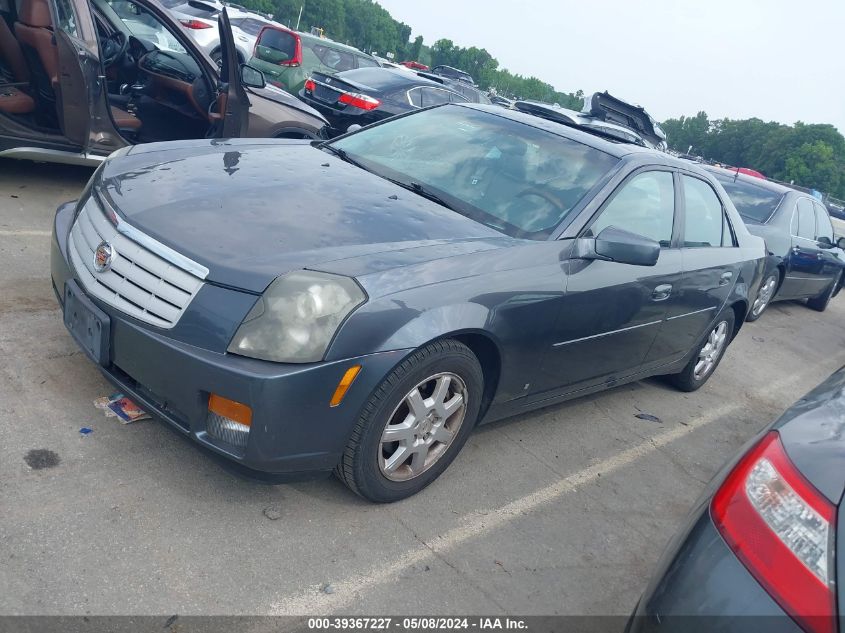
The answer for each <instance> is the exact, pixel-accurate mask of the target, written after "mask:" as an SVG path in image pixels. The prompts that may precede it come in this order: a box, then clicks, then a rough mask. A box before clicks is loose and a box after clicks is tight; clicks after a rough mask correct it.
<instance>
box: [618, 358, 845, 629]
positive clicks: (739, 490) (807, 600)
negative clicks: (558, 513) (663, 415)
mask: <svg viewBox="0 0 845 633" xmlns="http://www.w3.org/2000/svg"><path fill="white" fill-rule="evenodd" d="M843 414H845V368H842V369H840V370H839V371H837V372H836V373H834V374H833V375H832V376H831V377H830V378H829V379H828V380H826V381H825V382H824V383H822V384H821V385H819V386H818V387H817V388H816V389H814V390H813V391H811V392H810V393H809V394H807V395H806V396H804V397H803V398H802V399H801V400H799V401H798V402H796V403H795V404H794V405H793V406H792V408H790V409H789V410H787V411H786V413H784V414H783V415H782V416H781V417H780V419H778V420H777V421H776V422H775V423H774V424H772V425H771V426H770V427H768V428H766V429H765V430H764V431H763V432H762V433H761V434H760V435H758V436H757V437H756V438H754V440H752V442H751V444H750V448H748V450H747V451H743V452H742V453H741V454H740V455H739V456H737V457H734V458H733V459H731V460H730V461H729V463H728V464H727V465H726V466H725V468H724V469H723V470H722V472H721V473H720V474H719V475H717V476H716V477H715V478H714V479H713V481H712V482H711V483H710V485H709V486H708V487H707V490H706V491H705V493H704V495H703V496H702V497H701V498H700V499H699V501H698V502H697V503H696V504H695V506H694V510H693V512H692V513H691V514H690V518H689V520H688V522H687V525H686V526H685V527H684V528H683V529H682V530H681V531H680V532H679V533H678V535H677V536H676V537H675V538H674V539H673V541H672V543H671V544H670V545H669V547H668V549H667V550H666V553H665V554H664V555H663V558H662V559H661V562H660V563H659V564H658V571H657V573H656V574H655V576H654V578H653V579H652V581H651V583H650V584H649V586H648V588H647V589H646V592H645V594H644V595H643V597H642V599H641V600H640V603H639V605H638V607H637V610H636V612H635V614H634V616H632V618H631V620H630V621H629V624H628V631H629V632H630V633H634V632H636V633H639V632H643V631H683V632H684V633H686V632H687V631H726V632H734V631H737V632H739V631H796V632H798V631H801V630H804V631H806V632H808V633H835V631H837V629H838V627H837V615H836V614H837V613H838V612H841V611H842V606H843V605H842V599H843V598H842V593H841V592H840V591H838V590H837V577H840V576H841V573H842V566H843V562H842V561H843V558H842V555H841V549H839V548H841V541H842V525H843V522H842V521H840V520H839V518H840V513H841V507H842V506H841V499H842V494H843V492H844V491H845V468H843V466H845V439H843V436H842V423H843ZM837 549H839V551H838V552H837Z"/></svg>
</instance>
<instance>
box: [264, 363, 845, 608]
mask: <svg viewBox="0 0 845 633" xmlns="http://www.w3.org/2000/svg"><path fill="white" fill-rule="evenodd" d="M840 365H841V363H840V364H839V365H836V366H835V367H834V369H835V368H837V367H839V366H840ZM834 369H831V372H832V371H834ZM809 376H810V374H806V375H803V376H795V375H793V376H790V377H788V378H784V379H783V380H780V381H778V382H775V383H772V384H770V385H769V386H768V387H767V388H765V389H763V390H761V391H760V392H758V394H757V395H759V396H764V397H765V396H771V395H774V394H776V393H778V392H779V391H781V390H782V389H784V388H785V387H787V386H790V385H793V386H794V385H795V384H796V383H797V384H799V385H800V384H803V383H804V382H806V381H807V380H808V379H809ZM741 409H742V405H740V404H728V405H724V406H721V407H719V408H717V409H713V410H711V411H710V412H709V413H707V414H705V415H702V416H701V417H699V418H697V419H695V420H692V421H690V422H689V423H688V426H680V425H679V426H678V427H676V428H673V429H671V430H670V431H666V432H665V433H660V434H659V435H656V436H654V437H653V438H650V439H648V440H646V441H644V442H642V443H640V444H637V445H636V446H632V447H631V448H629V449H626V450H624V451H622V452H620V453H616V454H615V455H612V456H610V457H608V458H607V459H604V460H602V461H600V462H597V463H595V464H593V465H592V466H589V467H587V468H585V469H583V470H579V471H577V472H575V473H572V474H571V475H569V476H567V477H565V478H563V479H561V480H559V481H556V482H555V483H553V484H550V485H549V486H546V487H545V488H541V489H540V490H538V491H536V492H533V493H531V494H529V495H526V496H524V497H520V498H519V499H516V500H514V501H512V502H510V503H508V504H507V505H504V506H502V507H500V508H494V509H492V510H490V511H489V512H487V513H485V514H484V515H481V516H480V515H477V514H474V515H472V516H470V517H468V518H465V519H464V520H463V522H462V524H461V525H459V526H457V527H455V528H453V529H451V530H449V531H448V532H445V533H444V534H442V535H440V536H439V537H437V538H436V539H434V540H431V541H429V542H425V543H423V546H422V547H421V548H420V549H416V550H412V551H410V552H408V553H407V554H404V555H402V556H400V557H399V558H397V559H396V560H393V561H391V562H388V563H387V564H385V565H381V566H378V567H374V568H372V569H370V570H369V571H367V572H365V573H362V574H360V575H355V576H351V577H349V578H346V579H344V580H342V581H340V582H333V583H332V586H333V587H334V590H335V592H334V593H332V594H325V593H321V592H319V590H318V589H317V588H312V589H311V590H310V591H304V592H301V593H299V594H296V595H292V596H290V597H283V598H281V599H280V600H279V601H277V602H275V603H273V604H271V605H270V609H269V612H270V614H271V615H303V614H309V613H310V614H313V613H323V614H326V613H329V612H332V611H337V610H339V609H342V608H343V607H345V606H347V605H349V604H350V603H352V602H354V601H355V600H356V599H357V596H358V594H360V593H361V592H362V591H366V590H368V589H372V588H374V587H376V586H378V585H382V584H385V583H387V582H389V581H390V580H391V579H392V578H393V577H394V576H396V575H397V574H398V573H399V572H401V571H402V570H404V569H406V568H408V567H411V566H413V565H418V564H420V563H421V562H423V561H425V560H430V559H432V558H434V557H436V556H437V555H438V554H440V553H443V552H447V551H449V550H452V549H454V548H456V547H458V546H459V545H461V544H463V543H465V542H467V541H469V540H471V539H474V538H478V537H480V536H484V535H485V534H487V533H489V532H491V531H493V530H495V529H497V528H500V527H502V526H503V525H506V524H508V523H510V522H512V521H515V520H516V519H519V518H521V517H523V516H524V515H526V514H527V513H529V512H532V511H534V510H537V509H539V508H541V507H542V506H545V505H547V504H549V503H551V502H553V501H556V500H558V499H559V498H560V497H562V496H563V495H565V494H568V493H570V492H574V491H576V490H578V489H579V488H581V487H583V486H585V485H586V484H589V483H591V482H594V481H596V480H598V478H599V477H600V476H602V475H604V476H606V475H608V474H609V473H613V472H615V471H617V470H619V469H621V468H624V467H625V466H628V465H630V464H632V463H633V462H635V461H637V460H639V459H641V458H643V457H646V456H648V455H650V454H651V453H654V452H656V451H658V450H660V449H661V448H663V447H664V446H666V445H667V444H671V443H672V442H674V441H676V440H679V439H681V438H683V437H685V436H687V435H689V434H690V433H692V432H693V431H696V430H698V429H701V428H703V427H705V426H707V425H708V424H712V423H713V422H715V421H717V420H720V419H722V418H724V417H726V416H729V415H731V414H735V413H738V412H739V411H740V410H741ZM690 501H692V500H690Z"/></svg>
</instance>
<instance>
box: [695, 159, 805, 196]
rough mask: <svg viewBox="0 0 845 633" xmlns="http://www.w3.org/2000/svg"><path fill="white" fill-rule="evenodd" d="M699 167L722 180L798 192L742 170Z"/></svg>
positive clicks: (779, 190)
mask: <svg viewBox="0 0 845 633" xmlns="http://www.w3.org/2000/svg"><path fill="white" fill-rule="evenodd" d="M700 168H701V169H703V170H705V171H709V172H710V173H711V174H713V175H714V176H716V177H718V178H721V179H723V180H732V181H734V182H743V183H747V184H749V185H755V186H757V187H760V188H761V189H767V190H768V191H771V192H774V193H779V194H781V195H785V194H787V193H790V192H793V193H800V192H799V191H798V190H797V189H793V188H791V187H787V186H786V185H781V184H780V183H777V182H772V181H771V180H764V179H763V178H757V177H756V176H748V175H746V174H743V173H742V172H738V171H736V170H735V169H725V168H724V167H716V166H715V165H700Z"/></svg>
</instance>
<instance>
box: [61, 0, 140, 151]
mask: <svg viewBox="0 0 845 633" xmlns="http://www.w3.org/2000/svg"><path fill="white" fill-rule="evenodd" d="M51 9H52V13H53V16H52V17H53V23H54V25H55V28H54V30H53V32H54V39H55V44H56V48H57V49H58V56H59V76H58V81H59V87H58V90H56V106H57V111H58V113H59V125H60V126H61V129H62V132H63V134H64V136H65V137H67V139H68V140H69V141H71V142H72V143H73V144H74V145H76V146H78V147H79V148H80V150H81V151H82V152H87V151H88V150H90V149H94V150H96V149H101V150H103V151H104V152H106V153H107V152H111V151H113V150H115V149H118V148H119V147H121V146H123V145H124V142H123V141H122V140H121V139H120V137H119V135H118V134H117V133H116V131H115V130H114V128H113V127H112V126H111V119H110V117H109V115H108V110H107V108H108V104H107V102H106V85H105V77H104V75H103V72H102V65H101V64H100V58H99V45H98V42H97V35H96V32H95V30H94V20H93V17H92V15H91V11H90V8H89V6H88V3H87V2H77V3H74V2H73V0H55V1H54V3H52V6H51ZM91 138H96V139H97V143H96V145H95V146H93V147H92V146H91V143H90V142H89V139H91Z"/></svg>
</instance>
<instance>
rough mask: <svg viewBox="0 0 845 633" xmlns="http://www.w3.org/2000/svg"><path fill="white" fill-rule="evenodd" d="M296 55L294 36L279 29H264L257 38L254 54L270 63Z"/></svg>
mask: <svg viewBox="0 0 845 633" xmlns="http://www.w3.org/2000/svg"><path fill="white" fill-rule="evenodd" d="M295 55H296V37H295V36H294V35H293V33H288V32H287V31H280V30H279V29H264V31H262V32H261V36H260V37H259V38H258V42H257V47H256V51H255V56H256V57H258V58H259V59H263V60H264V61H267V62H270V63H279V62H283V61H287V60H289V59H293V58H294V56H295Z"/></svg>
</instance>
